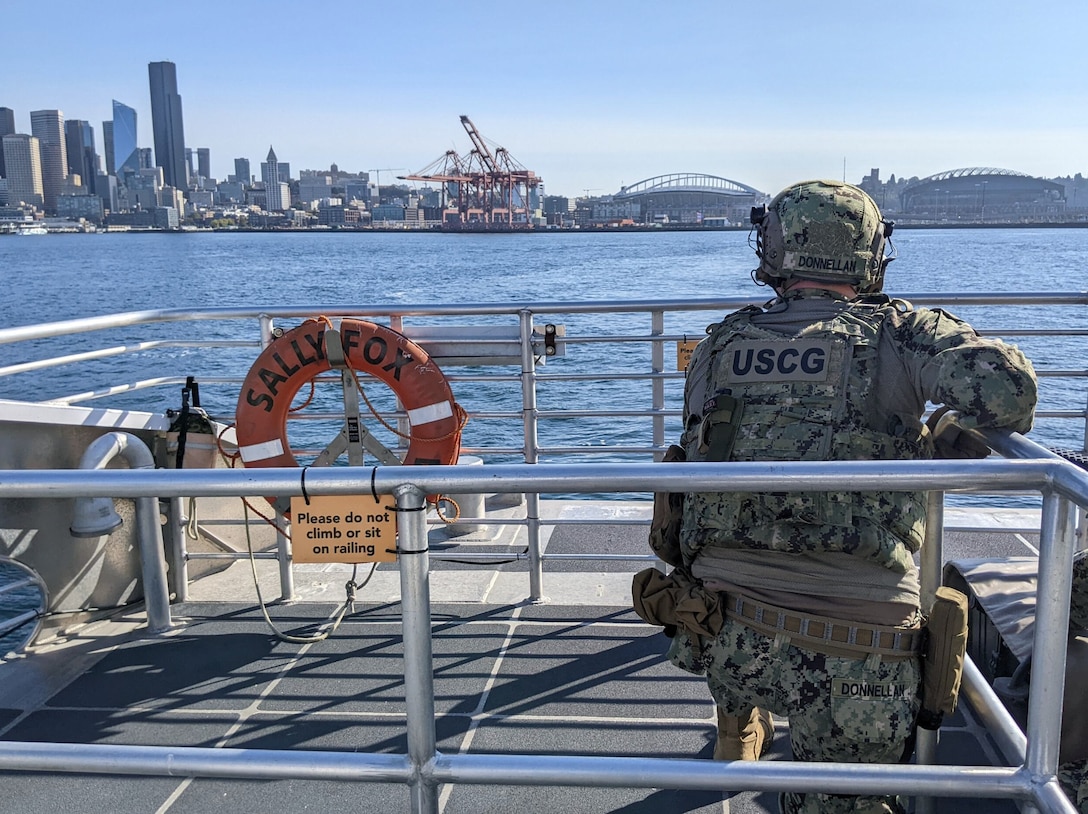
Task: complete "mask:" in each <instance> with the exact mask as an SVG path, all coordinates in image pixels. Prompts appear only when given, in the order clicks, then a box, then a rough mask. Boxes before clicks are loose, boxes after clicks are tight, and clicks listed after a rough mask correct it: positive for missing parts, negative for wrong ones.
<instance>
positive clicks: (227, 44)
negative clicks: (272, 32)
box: [0, 0, 1088, 197]
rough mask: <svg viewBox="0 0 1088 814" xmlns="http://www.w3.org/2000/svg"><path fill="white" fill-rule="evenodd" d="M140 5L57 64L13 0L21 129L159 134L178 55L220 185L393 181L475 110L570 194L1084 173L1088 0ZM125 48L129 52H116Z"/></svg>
mask: <svg viewBox="0 0 1088 814" xmlns="http://www.w3.org/2000/svg"><path fill="white" fill-rule="evenodd" d="M66 5H69V2H68V0H65V2H61V3H60V6H61V7H64V6H66ZM71 6H72V8H73V9H75V8H77V7H76V6H75V4H74V3H71ZM132 8H133V7H132V5H131V4H129V3H124V2H109V1H108V0H107V2H104V3H103V4H102V9H101V10H100V13H97V14H95V15H93V19H91V20H88V21H86V25H84V24H82V23H81V25H80V26H79V27H69V28H63V30H61V31H58V32H57V34H56V37H55V39H53V40H52V41H51V49H50V54H49V55H48V59H46V58H44V55H43V54H42V53H41V40H40V37H38V36H37V35H36V33H35V32H39V31H40V26H41V17H40V12H38V11H35V10H34V9H32V8H29V7H26V6H15V7H12V8H10V9H7V10H6V11H5V30H6V32H7V37H6V40H5V50H6V52H7V53H8V56H9V64H15V65H25V66H28V67H27V69H26V70H23V71H21V72H20V81H19V82H17V83H15V82H12V83H8V84H7V85H5V86H3V87H0V106H5V107H9V108H12V109H13V110H14V111H15V117H16V129H17V131H18V132H30V128H29V124H30V122H29V114H30V111H31V110H42V109H57V110H61V111H63V113H64V115H65V118H72V119H79V120H84V121H88V122H90V124H91V125H92V126H94V127H99V126H100V125H101V123H102V122H103V121H108V120H111V118H112V116H111V113H110V108H109V105H110V103H111V100H113V99H117V100H119V101H121V102H123V103H124V104H126V105H128V106H131V107H132V108H134V109H135V110H136V111H137V112H138V114H139V115H138V122H139V128H140V129H139V133H138V143H139V145H140V146H141V147H149V146H152V145H153V143H154V138H153V134H152V126H151V125H152V112H151V102H150V97H149V93H148V84H147V83H148V73H147V71H148V65H149V64H150V63H153V62H159V61H170V62H173V63H174V64H175V65H176V66H177V67H178V71H179V74H180V83H181V86H182V87H181V90H182V91H183V92H184V97H185V100H186V105H185V137H186V139H187V142H188V143H187V144H186V146H188V147H191V148H193V149H196V148H197V147H207V148H209V149H210V158H211V170H212V173H213V175H214V176H215V177H216V178H219V179H223V178H226V177H227V175H228V174H230V173H231V172H232V171H233V161H234V159H235V158H239V157H244V158H247V159H249V160H250V162H251V164H252V165H253V166H256V164H257V163H259V162H260V159H261V156H263V155H264V154H265V152H266V151H267V149H268V145H269V144H274V145H275V146H276V151H277V153H278V154H279V155H280V156H281V157H283V158H284V159H285V160H286V161H287V162H289V163H290V164H291V166H292V167H296V168H302V169H315V170H316V169H323V168H327V167H329V166H330V165H331V164H333V163H336V164H338V165H339V166H340V167H341V168H343V169H346V170H350V171H367V170H373V169H375V168H382V179H383V182H384V181H385V179H386V178H388V179H389V180H392V178H393V176H394V175H400V174H408V173H411V172H415V171H417V170H419V169H421V168H422V167H424V166H426V165H428V164H430V163H431V162H432V161H434V160H435V158H437V157H439V156H441V155H442V154H443V153H444V152H445V151H446V150H449V149H456V150H458V151H459V152H466V151H467V150H468V149H469V148H470V146H471V145H470V144H469V143H468V142H467V140H466V139H465V137H464V134H463V132H462V131H461V129H460V127H459V126H458V116H459V115H461V114H468V115H470V116H472V118H473V120H474V121H475V122H476V123H477V125H478V126H479V128H480V131H481V133H482V134H483V135H484V136H485V137H486V138H487V139H488V140H490V141H492V142H494V143H496V144H500V145H502V146H503V147H505V148H507V150H509V152H510V154H511V155H512V156H513V157H514V158H516V159H517V160H518V161H519V162H520V163H521V164H523V165H524V166H526V167H528V168H529V169H531V170H533V171H534V172H536V173H537V174H538V175H540V176H541V177H543V179H544V182H545V189H546V192H548V193H549V194H564V195H569V196H572V197H573V196H578V195H582V194H607V193H611V192H616V191H618V190H619V189H620V187H621V186H623V185H630V184H633V183H636V182H638V181H640V180H642V179H644V178H649V177H653V176H656V175H662V174H668V173H673V172H688V171H698V172H707V173H712V174H717V175H721V176H723V177H727V178H730V179H733V180H736V181H739V182H741V183H745V184H750V185H752V186H755V187H757V188H759V189H761V190H763V191H766V192H774V191H777V189H779V188H781V187H782V186H785V185H787V184H789V183H791V182H792V181H795V180H798V179H799V178H807V177H815V176H822V177H832V178H841V177H846V178H847V180H853V181H856V180H857V179H859V178H861V177H862V176H863V175H865V174H866V173H868V172H869V170H870V169H871V168H873V167H880V168H881V170H882V176H883V177H887V176H888V175H890V174H892V173H894V174H896V175H897V176H901V177H902V176H906V177H911V176H919V177H925V176H928V175H932V174H934V173H938V172H943V171H946V170H950V169H954V168H958V167H967V166H990V167H999V168H1004V169H1010V170H1015V171H1019V172H1025V173H1028V174H1030V175H1035V176H1039V177H1059V176H1065V175H1073V174H1076V173H1077V172H1085V171H1088V156H1086V155H1085V152H1086V149H1085V148H1086V145H1088V104H1085V95H1086V92H1085V90H1084V88H1083V86H1082V85H1083V80H1082V77H1083V75H1084V73H1085V71H1084V68H1085V67H1086V61H1088V58H1086V57H1085V55H1084V53H1083V51H1082V49H1080V48H1078V47H1077V44H1076V41H1075V36H1076V34H1077V33H1078V32H1080V31H1082V30H1084V25H1083V23H1084V22H1086V21H1088V6H1086V5H1084V4H1082V3H1080V2H1073V1H1072V0H1062V1H1060V2H1056V3H1054V4H1050V5H1049V6H1048V11H1047V14H1046V15H1040V14H1039V13H1038V12H1037V10H1034V9H1031V8H1027V7H1021V6H1013V7H1009V8H1007V9H1004V8H1003V9H1002V11H1001V13H1000V14H992V13H986V14H982V13H980V12H978V11H977V10H975V9H974V8H961V7H958V6H952V5H951V4H949V5H948V6H946V5H944V4H940V3H937V2H930V0H922V1H921V2H918V3H914V4H911V6H910V7H909V8H888V7H884V6H873V7H872V8H869V7H865V8H859V7H857V6H846V5H845V4H839V5H836V6H832V7H827V6H826V5H825V6H819V7H812V8H810V7H809V5H808V4H804V3H800V2H785V3H782V4H778V6H776V8H775V9H774V12H773V14H772V13H771V12H769V11H768V10H767V9H766V8H760V7H754V6H746V7H743V8H733V7H730V5H729V4H722V3H720V2H719V3H709V2H696V3H686V4H682V5H678V6H676V7H672V8H669V9H667V10H665V9H663V8H662V7H661V6H660V4H654V3H648V2H641V0H634V1H633V2H631V3H628V4H625V6H624V7H623V8H622V9H616V8H614V7H611V6H606V5H605V4H592V3H591V4H585V3H581V4H579V3H575V2H570V1H568V0H557V2H555V3H552V4H549V5H548V7H547V9H546V10H540V9H529V8H524V7H519V6H516V7H511V8H510V9H507V10H504V13H503V14H502V15H494V14H493V13H488V11H487V9H488V6H486V4H483V3H477V2H466V3H462V4H458V5H457V6H456V7H455V6H452V5H448V4H444V3H438V2H429V1H428V0H423V2H421V3H417V4H412V5H411V6H409V7H405V8H403V9H397V8H391V7H385V6H373V7H371V6H367V5H365V4H354V5H353V4H348V3H345V2H340V0H329V2H325V3H322V4H320V5H318V6H316V7H314V8H312V9H310V8H307V9H302V8H299V7H296V6H295V5H291V4H287V3H282V2H275V1H274V2H264V3H256V2H249V0H242V1H241V2H237V3H232V4H217V5H213V4H211V3H209V2H205V0H195V2H193V3H192V4H190V5H188V6H187V7H186V8H187V12H188V13H187V16H186V17H185V18H183V20H182V21H180V22H184V21H185V20H188V21H195V20H201V21H202V22H206V21H211V23H212V34H213V35H214V36H204V35H203V34H201V35H200V36H197V35H195V33H194V35H193V36H187V37H185V36H183V37H179V36H177V32H178V27H177V26H178V24H179V20H177V19H176V14H175V12H173V11H171V10H169V9H160V8H157V7H154V6H152V7H146V8H145V7H143V6H141V7H140V13H139V14H129V13H125V9H129V10H131V9H132ZM269 19H275V20H277V21H278V23H277V28H278V30H281V31H285V32H292V33H293V36H291V35H288V36H287V37H285V40H284V45H285V48H286V49H287V51H289V52H290V58H289V59H286V60H285V61H284V63H283V64H282V65H277V66H276V67H274V68H271V67H267V66H265V65H264V64H263V62H262V61H261V60H257V61H255V62H247V61H246V59H245V56H246V55H247V54H249V53H253V42H255V41H256V40H255V39H253V38H256V37H257V32H258V31H259V30H260V26H263V25H265V24H266V21H267V20H269ZM1055 21H1058V25H1057V27H1056V28H1055ZM239 31H249V32H250V37H251V40H250V41H247V40H246V38H245V37H244V36H239V35H237V34H236V33H234V32H239ZM1056 32H1057V33H1056ZM1064 32H1070V33H1069V35H1068V41H1063V39H1062V37H1063V35H1064ZM110 41H123V42H125V44H126V45H125V47H124V48H112V47H111V48H106V47H100V44H102V43H106V42H110ZM247 42H248V44H247ZM469 42H473V43H486V44H487V46H486V47H482V48H470V47H468V43H469ZM156 161H158V159H157V158H156ZM385 168H395V169H391V170H386V169H385Z"/></svg>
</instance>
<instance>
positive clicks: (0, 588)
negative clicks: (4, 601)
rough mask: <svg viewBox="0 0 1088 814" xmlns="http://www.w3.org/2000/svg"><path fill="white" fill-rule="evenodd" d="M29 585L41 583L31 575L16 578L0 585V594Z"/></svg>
mask: <svg viewBox="0 0 1088 814" xmlns="http://www.w3.org/2000/svg"><path fill="white" fill-rule="evenodd" d="M31 585H41V583H40V582H39V581H38V580H36V579H34V578H33V577H27V578H26V579H17V580H15V581H14V582H9V583H7V584H5V585H0V596H3V595H4V594H6V593H10V592H12V591H18V590H19V589H20V588H27V587H29V586H31Z"/></svg>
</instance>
